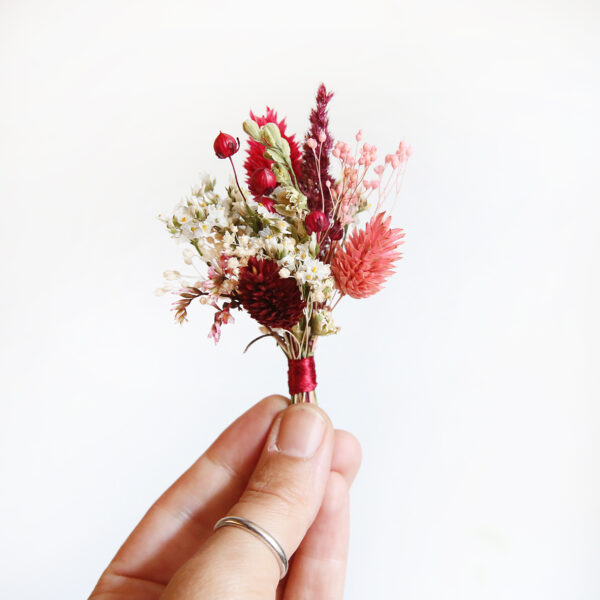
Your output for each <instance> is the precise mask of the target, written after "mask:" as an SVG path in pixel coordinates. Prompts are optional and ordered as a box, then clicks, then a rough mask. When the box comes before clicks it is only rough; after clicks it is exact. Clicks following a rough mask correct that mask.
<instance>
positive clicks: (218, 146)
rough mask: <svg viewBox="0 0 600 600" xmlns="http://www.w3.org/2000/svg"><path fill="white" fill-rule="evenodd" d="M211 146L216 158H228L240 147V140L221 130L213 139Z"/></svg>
mask: <svg viewBox="0 0 600 600" xmlns="http://www.w3.org/2000/svg"><path fill="white" fill-rule="evenodd" d="M213 148H214V149H215V154H216V155H217V158H229V157H230V156H233V155H234V154H235V153H236V152H237V151H238V150H239V149H240V140H239V139H237V140H236V139H235V138H234V137H233V136H232V135H228V134H227V133H223V132H222V131H221V132H220V133H219V135H218V136H217V137H216V139H215V143H214V144H213Z"/></svg>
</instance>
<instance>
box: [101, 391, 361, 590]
mask: <svg viewBox="0 0 600 600" xmlns="http://www.w3.org/2000/svg"><path fill="white" fill-rule="evenodd" d="M360 456H361V452H360V446H359V444H358V442H357V441H356V439H355V438H354V437H353V436H352V435H351V434H349V433H347V432H345V431H338V430H336V431H334V430H333V427H332V425H331V422H330V420H329V418H328V417H327V416H326V414H325V413H324V412H323V411H322V410H321V409H320V408H318V407H316V406H314V405H312V404H300V405H293V406H289V407H288V402H287V400H286V399H285V398H283V397H281V396H270V397H268V398H265V399H264V400H262V401H261V402H259V403H258V404H256V405H255V406H253V407H252V408H251V409H250V410H248V411H247V412H246V413H244V414H243V415H242V416H241V417H240V418H239V419H237V420H236V421H235V422H234V423H233V424H232V425H230V426H229V428H228V429H226V430H225V431H224V432H223V433H222V434H221V435H220V436H219V438H218V439H217V440H216V441H215V442H214V443H213V445H212V446H211V447H210V448H209V449H208V450H207V451H206V452H205V453H204V454H203V455H202V456H201V457H200V458H199V459H198V460H197V461H196V462H195V463H194V465H192V467H190V468H189V469H188V470H187V471H186V472H185V473H184V474H183V475H182V476H181V477H180V478H179V479H178V480H177V481H176V482H175V483H174V484H173V485H172V486H171V487H170V488H169V489H168V490H167V491H166V492H165V493H164V494H163V495H162V496H161V497H160V498H159V499H158V500H157V501H156V502H155V503H154V505H153V506H152V507H151V508H150V510H149V511H148V512H147V514H146V515H145V516H144V518H143V519H142V521H141V522H140V523H139V525H138V526H137V527H136V528H135V530H134V531H133V532H132V534H131V535H130V536H129V538H128V539H127V541H126V542H125V543H124V544H123V546H122V547H121V549H120V550H119V552H118V553H117V555H116V556H115V558H114V559H113V560H112V561H111V563H110V564H109V565H108V567H107V569H106V571H105V572H104V573H103V574H102V577H101V578H100V581H99V582H98V584H97V585H96V588H95V589H94V591H93V592H92V595H91V597H90V600H117V599H118V600H157V599H158V598H161V599H162V600H174V599H177V600H183V599H185V600H205V599H210V600H218V599H220V600H233V599H238V598H244V600H259V599H260V600H265V599H267V598H277V599H278V600H301V599H308V598H310V599H311V600H325V599H327V600H339V599H341V598H342V595H343V588H344V579H345V570H346V556H347V550H348V533H349V527H348V516H349V510H348V499H349V496H348V490H349V487H350V485H351V484H352V481H353V479H354V477H355V475H356V473H357V471H358V468H359V465H360ZM225 515H235V516H238V517H243V518H246V519H250V520H251V521H254V522H255V523H257V524H259V525H260V526H261V527H263V528H264V529H266V530H267V531H268V532H269V533H270V534H271V535H273V536H274V537H275V539H276V540H278V541H279V543H280V544H281V545H282V547H283V549H284V550H285V553H286V555H287V556H288V557H291V556H292V554H293V555H294V556H293V560H292V561H290V568H289V572H288V575H287V576H286V577H285V578H284V579H282V580H281V581H280V580H279V579H280V568H279V564H278V561H277V559H276V558H275V556H274V555H273V553H272V552H271V550H270V549H269V547H268V546H267V545H266V544H265V543H264V542H263V541H262V540H260V539H257V538H255V537H254V536H253V535H251V534H250V533H248V532H247V531H243V530H240V529H238V528H235V527H223V528H221V529H218V530H217V531H213V527H214V524H215V523H216V522H217V521H218V520H219V519H220V518H221V517H223V516H225Z"/></svg>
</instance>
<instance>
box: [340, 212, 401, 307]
mask: <svg viewBox="0 0 600 600" xmlns="http://www.w3.org/2000/svg"><path fill="white" fill-rule="evenodd" d="M391 220H392V217H390V216H388V217H387V218H386V216H385V213H383V212H380V213H377V214H376V215H374V216H373V218H372V219H371V220H370V221H369V222H368V223H367V224H366V226H365V228H364V229H361V230H360V231H357V230H355V231H354V232H353V233H352V235H351V236H350V237H349V238H348V240H347V241H346V243H345V244H344V247H343V249H341V250H338V251H337V252H336V253H335V256H334V257H333V260H332V261H331V273H332V274H333V276H334V278H335V281H336V284H337V287H338V289H339V290H340V291H341V292H342V294H347V295H348V296H351V297H352V298H367V297H368V296H372V295H373V294H376V293H377V292H379V291H380V290H381V289H382V287H383V284H384V283H385V281H386V280H387V279H388V277H390V275H392V274H393V272H394V268H393V267H394V262H395V261H397V260H399V259H400V258H401V257H402V254H401V253H400V252H399V251H398V246H399V245H400V244H402V243H403V241H402V238H403V237H404V232H403V231H402V229H392V228H391V227H390V223H391Z"/></svg>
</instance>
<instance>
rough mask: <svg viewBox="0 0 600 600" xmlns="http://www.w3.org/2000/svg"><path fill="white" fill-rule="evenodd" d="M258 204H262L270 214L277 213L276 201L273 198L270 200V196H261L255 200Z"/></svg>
mask: <svg viewBox="0 0 600 600" xmlns="http://www.w3.org/2000/svg"><path fill="white" fill-rule="evenodd" d="M254 200H256V202H258V203H259V204H262V205H263V206H264V207H265V208H266V209H267V210H268V211H269V212H272V213H274V212H275V200H273V198H269V197H268V196H260V197H259V198H254Z"/></svg>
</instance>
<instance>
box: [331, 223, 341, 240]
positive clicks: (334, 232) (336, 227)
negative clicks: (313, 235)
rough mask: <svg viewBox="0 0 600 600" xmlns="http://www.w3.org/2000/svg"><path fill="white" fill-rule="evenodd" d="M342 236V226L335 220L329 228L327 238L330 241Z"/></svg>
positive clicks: (339, 238)
mask: <svg viewBox="0 0 600 600" xmlns="http://www.w3.org/2000/svg"><path fill="white" fill-rule="evenodd" d="M343 237H344V228H343V227H342V226H341V224H340V222H339V221H336V222H335V223H334V224H333V225H332V226H331V229H330V230H329V239H331V240H332V241H334V242H335V241H337V240H341V239H342V238H343Z"/></svg>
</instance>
